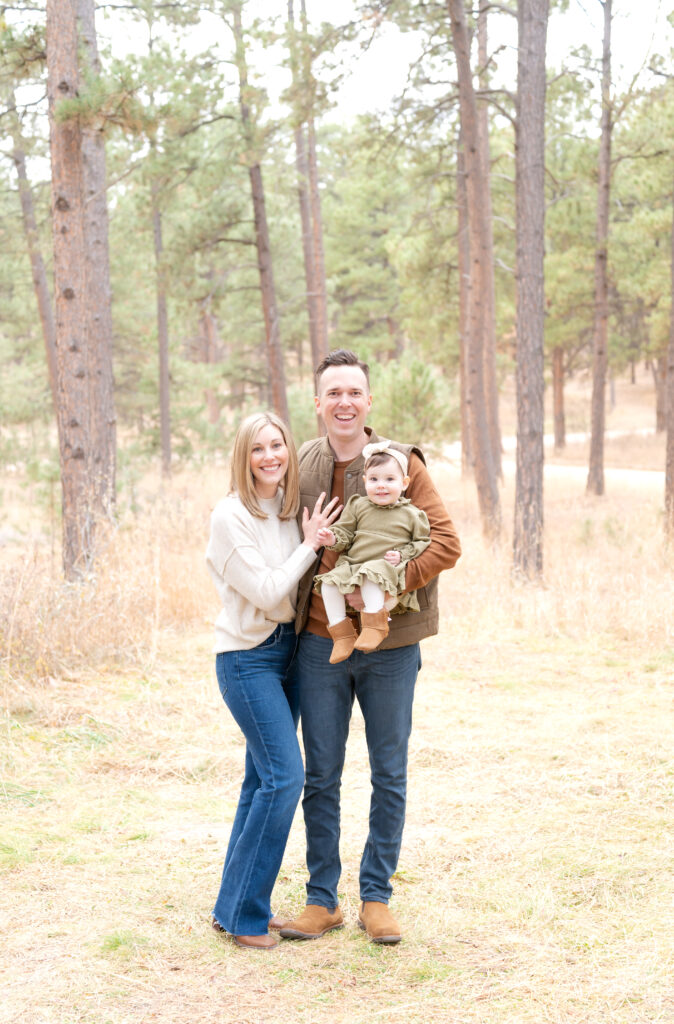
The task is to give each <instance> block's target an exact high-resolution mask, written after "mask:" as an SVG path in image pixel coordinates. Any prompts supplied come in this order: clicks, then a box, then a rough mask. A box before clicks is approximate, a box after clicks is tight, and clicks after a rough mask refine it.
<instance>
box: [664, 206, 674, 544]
mask: <svg viewBox="0 0 674 1024" xmlns="http://www.w3.org/2000/svg"><path fill="white" fill-rule="evenodd" d="M672 198H673V200H674V191H673V192H672ZM672 206H673V208H674V202H673V203H672ZM670 260H671V267H670V272H671V283H670V291H671V309H670V313H669V346H668V348H667V403H666V414H667V447H666V455H665V537H666V538H667V541H668V543H669V544H674V219H673V221H672V240H671V253H670Z"/></svg>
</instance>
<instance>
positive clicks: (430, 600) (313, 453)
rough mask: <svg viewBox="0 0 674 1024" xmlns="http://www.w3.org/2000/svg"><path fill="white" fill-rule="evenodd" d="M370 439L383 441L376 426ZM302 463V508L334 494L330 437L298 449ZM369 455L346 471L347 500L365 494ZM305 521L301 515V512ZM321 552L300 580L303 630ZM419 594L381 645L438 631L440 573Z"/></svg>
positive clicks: (298, 625) (409, 448)
mask: <svg viewBox="0 0 674 1024" xmlns="http://www.w3.org/2000/svg"><path fill="white" fill-rule="evenodd" d="M368 432H369V434H370V441H371V442H375V441H379V440H380V438H378V437H377V435H376V434H375V432H374V430H370V429H369V428H368ZM392 447H394V448H397V449H398V450H399V451H401V452H404V453H405V455H406V456H407V458H408V459H409V457H410V453H411V452H414V454H415V455H417V456H418V457H419V458H420V459H421V461H422V462H423V463H424V465H425V463H426V460H425V458H424V456H423V453H422V452H421V450H420V449H419V448H417V447H416V446H415V445H410V444H398V443H397V442H396V441H393V442H392ZM298 457H299V464H300V509H302V508H304V507H305V506H306V507H307V508H310V509H311V508H313V507H314V505H315V504H316V502H317V501H318V499H319V497H320V496H321V494H322V493H323V492H325V493H326V494H327V495H330V493H331V490H332V476H333V472H334V454H333V451H332V448H331V447H330V444H329V443H328V439H327V437H317V438H314V440H313V441H307V442H306V443H305V444H303V445H302V447H301V448H300V450H299V452H298ZM364 465H365V459H364V458H363V455H362V453H361V454H360V455H359V456H358V458H356V459H354V460H353V462H352V463H350V465H349V466H347V469H346V471H345V473H344V504H346V503H347V501H348V500H349V498H350V497H351V495H352V494H365V485H364V483H363V466H364ZM300 521H301V516H300ZM319 562H320V555H319V556H317V558H316V562H315V564H314V565H313V566H312V568H311V569H309V570H307V572H306V573H305V574H304V576H303V577H302V579H301V580H300V585H299V592H298V595H297V617H296V619H295V631H296V632H297V633H301V632H302V630H303V629H304V626H305V624H306V621H307V617H308V614H309V602H310V599H311V591H312V587H313V578H314V576H315V575H316V572H317V571H318V564H319ZM417 597H418V598H419V609H420V610H419V611H418V612H405V614H404V615H392V616H391V619H390V621H389V634H388V636H387V637H386V639H385V640H383V641H382V643H381V644H380V645H379V646H380V648H381V649H386V648H393V647H407V646H409V645H410V644H415V643H417V642H418V641H419V640H423V639H424V637H427V636H433V635H434V634H435V633H437V632H438V580H437V577H436V578H435V579H433V580H431V581H430V583H427V584H426V586H425V587H421V588H420V589H419V590H417Z"/></svg>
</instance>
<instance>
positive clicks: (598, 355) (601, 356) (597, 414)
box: [586, 0, 613, 495]
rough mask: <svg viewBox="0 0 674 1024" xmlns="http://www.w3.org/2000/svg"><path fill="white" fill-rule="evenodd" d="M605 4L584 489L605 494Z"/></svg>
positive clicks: (608, 127)
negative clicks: (587, 456)
mask: <svg viewBox="0 0 674 1024" xmlns="http://www.w3.org/2000/svg"><path fill="white" fill-rule="evenodd" d="M600 3H602V4H603V7H604V43H603V51H602V72H601V139H600V142H599V185H598V195H597V240H596V245H597V247H596V251H595V261H594V293H595V294H594V359H593V364H592V426H591V435H590V462H589V469H588V475H587V486H586V490H587V493H588V494H597V495H600V494H603V493H604V430H605V426H606V370H607V367H608V227H609V200H610V190H611V132H612V128H613V124H612V111H611V6H612V0H600Z"/></svg>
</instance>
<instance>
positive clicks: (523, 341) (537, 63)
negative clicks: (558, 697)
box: [513, 0, 548, 578]
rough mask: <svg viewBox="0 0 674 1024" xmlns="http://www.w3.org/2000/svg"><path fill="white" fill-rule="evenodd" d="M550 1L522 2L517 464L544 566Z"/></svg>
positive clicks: (516, 549) (522, 507)
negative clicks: (547, 132)
mask: <svg viewBox="0 0 674 1024" xmlns="http://www.w3.org/2000/svg"><path fill="white" fill-rule="evenodd" d="M547 28H548V0H518V3H517V29H518V45H517V124H516V133H517V134H516V139H517V141H516V157H515V159H516V170H515V181H516V185H515V197H516V198H515V203H516V232H517V460H516V461H517V470H516V478H515V529H514V534H513V556H514V567H515V569H516V570H517V571H518V572H520V573H522V574H523V575H524V576H527V577H529V578H536V577H538V576H540V574H541V572H542V571H543V457H544V453H543V422H544V419H543V384H544V378H543V322H544V289H543V257H544V228H545V43H546V35H547Z"/></svg>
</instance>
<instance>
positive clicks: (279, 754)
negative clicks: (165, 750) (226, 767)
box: [213, 623, 304, 935]
mask: <svg viewBox="0 0 674 1024" xmlns="http://www.w3.org/2000/svg"><path fill="white" fill-rule="evenodd" d="M295 647H296V637H295V630H294V626H293V625H292V623H282V624H281V625H279V626H277V627H276V629H275V630H274V632H273V633H272V635H271V636H270V637H268V638H267V639H266V640H265V641H264V642H263V643H261V644H260V645H259V646H258V647H253V648H252V650H249V651H228V652H225V653H223V654H218V655H217V657H216V662H215V668H216V673H217V677H218V685H219V687H220V692H221V694H222V697H223V700H224V702H225V704H226V705H227V707H228V708H229V710H230V711H231V713H232V715H233V717H234V719H235V721H236V723H237V725H238V726H239V728H240V729H241V732H242V733H243V735H244V736H245V737H246V767H245V774H244V779H243V785H242V787H241V795H240V797H239V805H238V807H237V810H236V815H235V817H234V823H233V825H232V832H231V835H230V838H229V846H228V847H227V855H226V857H225V865H224V868H223V872H222V882H221V884H220V892H219V893H218V898H217V900H216V902H215V907H214V908H213V916H214V918H215V920H216V921H217V922H218V924H219V925H220V926H221V927H222V928H224V929H225V930H226V931H228V932H231V933H232V934H233V935H264V934H266V932H267V931H268V925H269V918H270V917H271V906H270V900H271V892H272V889H273V888H274V882H275V881H276V876H277V875H278V873H279V869H280V867H281V861H282V860H283V853H284V851H285V847H286V842H287V840H288V833H289V832H290V826H291V825H292V821H293V816H294V814H295V808H296V807H297V804H298V801H299V798H300V796H301V794H302V784H303V782H304V769H303V766H302V755H301V753H300V748H299V743H298V742H297V731H296V730H297V720H298V699H297V684H296V681H295V678H294V674H293V672H292V669H291V662H292V660H293V655H294V653H295Z"/></svg>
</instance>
